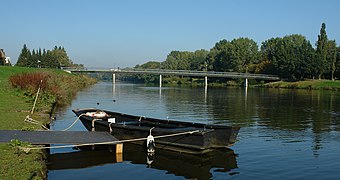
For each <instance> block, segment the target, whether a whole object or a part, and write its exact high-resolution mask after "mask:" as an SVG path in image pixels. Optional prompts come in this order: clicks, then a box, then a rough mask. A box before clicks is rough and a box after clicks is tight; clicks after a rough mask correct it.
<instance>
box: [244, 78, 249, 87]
mask: <svg viewBox="0 0 340 180" xmlns="http://www.w3.org/2000/svg"><path fill="white" fill-rule="evenodd" d="M244 87H245V88H248V78H246V79H244Z"/></svg>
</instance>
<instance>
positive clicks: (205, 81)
mask: <svg viewBox="0 0 340 180" xmlns="http://www.w3.org/2000/svg"><path fill="white" fill-rule="evenodd" d="M204 86H205V87H208V77H207V76H205V77H204Z"/></svg>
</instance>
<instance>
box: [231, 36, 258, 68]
mask: <svg viewBox="0 0 340 180" xmlns="http://www.w3.org/2000/svg"><path fill="white" fill-rule="evenodd" d="M231 45H232V51H231V54H232V55H231V59H230V60H229V61H230V62H231V65H232V68H233V70H234V71H236V72H246V71H247V70H248V67H249V65H251V64H255V63H258V62H259V50H258V46H257V43H256V42H255V41H254V40H252V39H249V38H238V39H234V40H232V41H231Z"/></svg>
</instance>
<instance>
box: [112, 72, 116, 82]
mask: <svg viewBox="0 0 340 180" xmlns="http://www.w3.org/2000/svg"><path fill="white" fill-rule="evenodd" d="M112 84H116V74H115V73H113V74H112Z"/></svg>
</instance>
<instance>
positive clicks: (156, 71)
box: [67, 68, 279, 80]
mask: <svg viewBox="0 0 340 180" xmlns="http://www.w3.org/2000/svg"><path fill="white" fill-rule="evenodd" d="M67 70H68V71H73V72H112V73H135V74H138V73H145V74H164V75H165V74H166V75H183V76H186V75H189V76H211V77H235V78H240V77H244V78H253V79H256V78H258V79H276V80H279V77H278V76H276V75H268V74H252V73H238V72H216V71H194V70H171V69H136V68H131V69H118V68H84V69H78V68H77V69H72V68H70V69H67Z"/></svg>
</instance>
